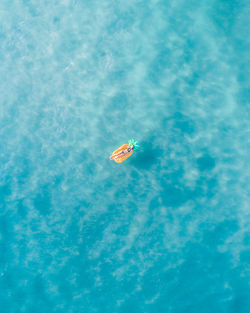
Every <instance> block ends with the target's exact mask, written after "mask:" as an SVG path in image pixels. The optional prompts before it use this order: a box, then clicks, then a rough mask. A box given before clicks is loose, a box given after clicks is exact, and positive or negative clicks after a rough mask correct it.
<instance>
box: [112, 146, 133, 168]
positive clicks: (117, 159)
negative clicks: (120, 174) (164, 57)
mask: <svg viewBox="0 0 250 313" xmlns="http://www.w3.org/2000/svg"><path fill="white" fill-rule="evenodd" d="M129 147H130V146H129V145H128V144H125V145H122V146H120V147H119V148H118V149H116V150H115V151H114V152H113V153H112V155H111V157H110V159H111V160H114V161H115V162H116V163H122V162H123V161H125V160H126V159H127V158H128V157H130V156H131V155H132V154H133V150H132V149H131V152H129V153H127V154H126V155H122V153H121V152H122V151H123V150H126V149H127V148H129Z"/></svg>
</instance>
